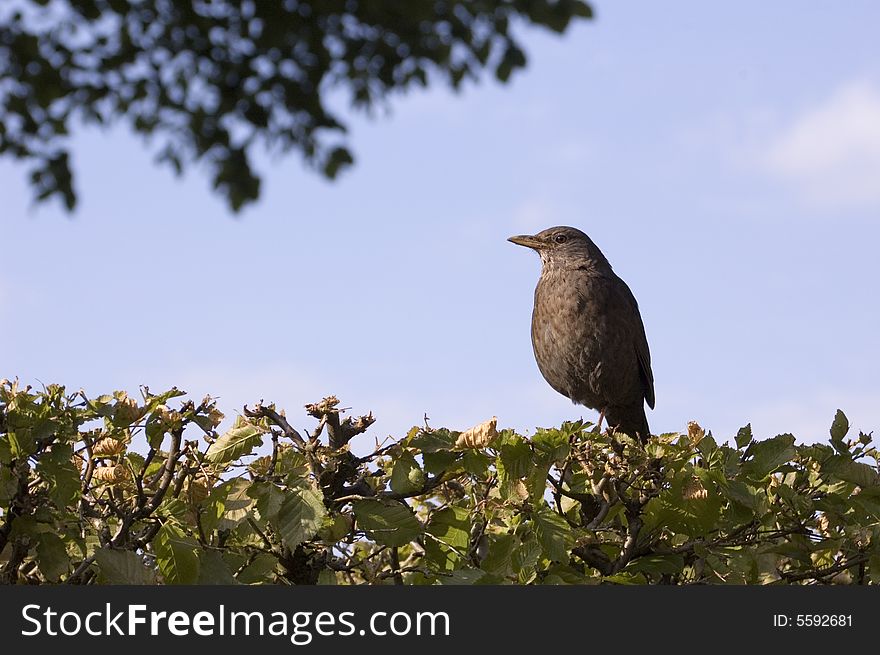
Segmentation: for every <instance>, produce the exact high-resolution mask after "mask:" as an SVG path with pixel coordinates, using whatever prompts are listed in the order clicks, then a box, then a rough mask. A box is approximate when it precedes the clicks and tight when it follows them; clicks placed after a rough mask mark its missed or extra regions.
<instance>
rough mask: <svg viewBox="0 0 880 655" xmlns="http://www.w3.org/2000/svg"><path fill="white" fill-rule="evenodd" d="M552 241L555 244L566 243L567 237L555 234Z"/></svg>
mask: <svg viewBox="0 0 880 655" xmlns="http://www.w3.org/2000/svg"><path fill="white" fill-rule="evenodd" d="M553 240H554V241H555V242H556V243H565V242H566V241H568V237H567V236H565V235H564V234H557V235H556V236H555V237H553Z"/></svg>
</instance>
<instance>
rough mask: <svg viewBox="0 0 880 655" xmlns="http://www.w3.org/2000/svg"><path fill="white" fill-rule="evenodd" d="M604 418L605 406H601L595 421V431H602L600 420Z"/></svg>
mask: <svg viewBox="0 0 880 655" xmlns="http://www.w3.org/2000/svg"><path fill="white" fill-rule="evenodd" d="M604 420H605V408H604V407H603V408H602V411H600V412H599V422H598V423H596V432H602V421H604Z"/></svg>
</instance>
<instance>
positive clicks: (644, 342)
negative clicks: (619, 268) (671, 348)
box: [617, 278, 654, 409]
mask: <svg viewBox="0 0 880 655" xmlns="http://www.w3.org/2000/svg"><path fill="white" fill-rule="evenodd" d="M618 279H620V278H618ZM617 288H618V289H620V291H621V293H622V294H623V295H624V296H625V297H626V300H627V302H628V303H629V305H630V306H631V307H632V310H633V316H634V317H635V321H634V327H635V329H634V330H633V337H634V341H635V349H636V357H637V358H638V361H639V377H641V379H642V386H643V388H644V390H645V401H646V402H647V403H648V407H650V408H651V409H654V372H653V371H652V370H651V351H650V349H649V348H648V337H647V336H646V335H645V324H644V323H643V322H642V315H641V314H640V313H639V303H638V302H636V297H635V296H634V295H633V292H632V291H630V288H629V287H628V286H627V285H626V282H624V281H623V280H620V284H619V285H617Z"/></svg>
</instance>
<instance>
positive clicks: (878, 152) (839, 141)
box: [762, 81, 880, 210]
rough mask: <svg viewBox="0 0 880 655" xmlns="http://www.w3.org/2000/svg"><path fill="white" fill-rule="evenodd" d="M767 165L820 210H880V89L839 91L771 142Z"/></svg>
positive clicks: (859, 84) (859, 85)
mask: <svg viewBox="0 0 880 655" xmlns="http://www.w3.org/2000/svg"><path fill="white" fill-rule="evenodd" d="M762 159H763V162H762V163H763V164H764V167H765V168H766V169H767V170H768V171H770V172H771V173H772V174H774V175H775V176H777V177H779V178H781V179H783V180H785V181H787V182H788V183H790V184H791V185H792V186H793V187H794V189H795V191H796V192H798V194H799V195H800V196H801V197H802V199H803V200H804V201H805V202H806V203H807V204H809V205H811V206H815V207H818V208H821V209H832V210H833V209H841V210H844V209H859V208H873V207H880V89H878V88H877V86H876V85H874V84H872V83H870V82H867V81H856V82H851V83H849V84H846V85H844V86H842V87H840V88H839V89H837V90H836V91H835V92H834V93H833V94H832V95H831V96H830V97H829V98H828V99H827V100H826V101H825V102H823V103H821V104H819V105H818V106H816V107H813V108H811V109H809V110H807V111H805V112H803V113H802V114H801V115H800V116H798V117H797V118H796V119H795V120H794V122H793V123H792V124H791V125H789V126H788V127H787V128H786V129H784V130H783V131H782V133H781V134H779V135H778V136H777V137H776V138H775V139H770V141H769V145H768V146H767V147H766V149H765V150H764V152H763V157H762Z"/></svg>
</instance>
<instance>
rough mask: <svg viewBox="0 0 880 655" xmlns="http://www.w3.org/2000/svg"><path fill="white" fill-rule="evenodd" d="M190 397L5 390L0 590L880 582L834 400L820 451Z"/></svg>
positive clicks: (862, 443) (855, 468)
mask: <svg viewBox="0 0 880 655" xmlns="http://www.w3.org/2000/svg"><path fill="white" fill-rule="evenodd" d="M182 395H183V393H182V392H181V391H179V390H177V389H172V390H170V391H167V392H164V393H161V394H153V393H151V392H150V391H149V389H146V388H144V389H142V391H141V397H140V398H133V397H130V396H129V395H128V394H126V393H124V392H115V393H113V394H110V395H106V396H99V397H97V398H90V397H88V396H87V395H86V394H85V393H83V392H81V391H80V392H75V393H67V392H66V391H65V389H64V388H63V387H60V386H58V385H50V386H48V387H46V388H45V389H43V390H41V391H35V390H33V389H31V388H29V387H24V388H23V387H21V386H20V385H19V384H18V383H17V382H10V381H7V380H3V381H0V581H2V582H3V583H7V584H8V583H26V584H39V583H59V582H63V583H72V584H98V583H126V584H156V583H164V584H194V583H203V584H206V583H224V584H265V583H280V584H437V583H445V584H448V583H455V584H473V583H476V582H481V583H511V584H595V583H617V584H632V583H664V584H707V583H717V584H724V583H728V584H729V583H736V584H809V583H820V584H827V583H834V584H840V583H854V584H873V583H877V582H880V546H878V544H880V474H878V452H877V450H876V448H875V447H874V446H873V439H872V436H871V435H870V434H865V433H859V435H858V437H856V438H848V436H847V435H849V432H850V430H849V425H848V422H847V420H846V417H845V416H844V415H843V413H842V412H838V413H837V415H836V417H835V419H834V421H833V424H832V427H831V434H830V440H829V442H828V443H827V444H821V443H817V444H808V445H796V444H795V439H794V437H793V436H791V435H778V436H776V437H773V438H770V439H764V440H759V439H755V438H754V437H753V435H752V433H751V429H750V427H749V426H746V427H745V428H743V429H742V430H740V431H739V433H738V434H737V435H735V436H734V437H733V439H732V442H731V443H730V444H727V443H719V442H717V441H716V440H715V439H714V438H713V436H712V435H711V433H708V432H706V431H705V430H703V429H702V428H701V427H700V426H699V425H697V424H695V423H692V424H690V425H689V426H688V429H687V431H686V432H684V433H681V434H679V433H669V434H661V435H657V436H654V437H652V438H651V439H650V440H649V441H648V442H647V443H645V444H642V443H640V442H638V441H635V440H632V439H630V438H629V437H627V436H626V435H622V434H614V433H609V432H608V431H605V432H600V431H599V430H598V429H596V427H595V426H592V425H591V424H590V423H586V422H582V421H578V422H572V423H565V424H563V425H562V426H560V427H559V428H550V429H538V430H536V431H535V433H534V434H532V435H531V436H529V437H525V436H523V435H520V434H517V433H516V432H514V431H512V430H498V429H497V419H495V418H492V419H490V420H489V421H486V422H485V423H483V424H480V425H478V426H475V427H473V428H471V429H469V430H465V431H463V432H457V431H454V430H448V429H445V428H432V427H430V426H429V425H428V424H427V422H426V423H425V424H424V425H422V426H417V427H414V428H413V429H412V430H410V431H409V432H408V433H407V434H406V435H405V436H403V437H402V438H400V439H399V440H396V441H390V442H388V441H383V442H381V443H380V442H379V441H375V443H374V444H373V445H372V446H365V444H363V443H361V441H362V440H363V439H364V437H366V436H367V435H368V432H369V428H370V426H371V425H372V423H373V420H374V419H373V416H372V414H366V415H363V416H360V417H349V416H345V415H344V414H345V412H346V410H344V409H342V408H341V406H340V405H341V404H340V402H339V400H338V399H337V398H335V397H333V396H329V397H327V398H324V399H323V400H321V401H320V402H317V403H311V404H309V405H306V406H305V408H304V416H306V417H310V420H314V421H315V425H314V427H312V428H309V429H308V430H297V429H295V428H293V426H292V424H291V422H290V421H289V420H288V418H287V416H286V414H285V412H284V411H281V410H279V409H276V407H275V405H273V404H264V403H259V404H257V405H255V406H254V407H253V408H248V407H245V408H244V411H243V414H242V415H241V416H239V417H237V418H236V420H235V421H234V422H233V424H232V425H231V427H229V428H228V429H227V430H225V431H224V432H222V433H220V432H218V431H217V428H218V426H219V425H220V423H221V421H222V420H223V415H222V414H221V413H220V411H219V410H218V409H217V407H216V405H215V403H214V401H213V400H212V399H211V398H205V399H204V400H203V401H202V402H200V403H198V404H196V403H194V402H193V401H189V400H186V399H183V398H180V399H179V400H175V399H178V398H179V397H181V396H182ZM174 402H177V403H178V404H177V406H176V408H174V407H172V404H173V403H174ZM353 448H354V449H356V450H357V451H358V452H357V454H355V453H354V452H352V449H353Z"/></svg>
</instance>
